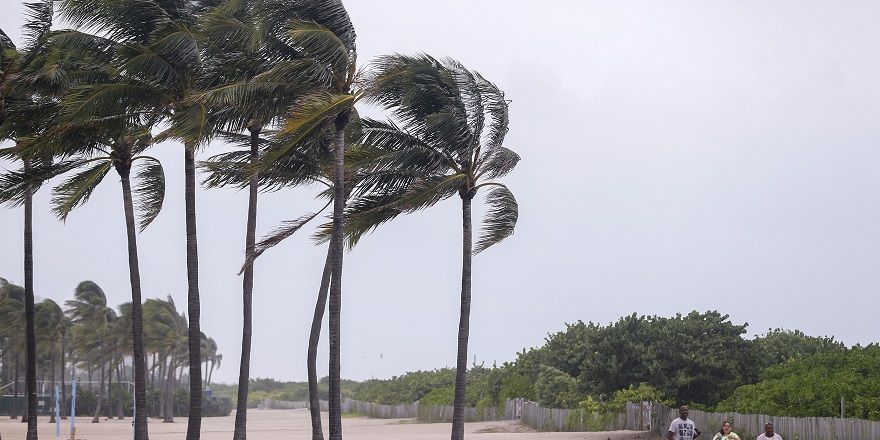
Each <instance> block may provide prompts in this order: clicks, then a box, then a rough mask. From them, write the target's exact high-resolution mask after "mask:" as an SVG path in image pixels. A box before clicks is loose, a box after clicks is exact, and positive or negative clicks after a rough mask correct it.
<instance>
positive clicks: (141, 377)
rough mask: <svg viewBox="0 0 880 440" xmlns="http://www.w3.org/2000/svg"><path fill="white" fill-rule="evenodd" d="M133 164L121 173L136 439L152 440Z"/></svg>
mask: <svg viewBox="0 0 880 440" xmlns="http://www.w3.org/2000/svg"><path fill="white" fill-rule="evenodd" d="M129 171H130V166H128V167H127V168H126V169H123V171H122V172H120V173H119V174H120V177H122V200H123V204H124V205H125V206H124V207H125V229H126V232H127V234H128V276H129V279H130V281H131V321H132V337H133V342H134V343H133V345H134V357H133V359H132V361H133V363H134V395H135V397H134V402H135V408H136V415H135V418H134V440H148V439H149V438H150V435H149V431H148V429H147V411H146V408H147V383H146V376H145V374H146V368H147V367H146V358H145V357H144V311H143V307H142V305H141V274H140V269H139V267H138V255H137V235H136V234H137V232H136V230H135V226H134V205H133V204H132V198H131V181H130V180H129V176H128V174H129Z"/></svg>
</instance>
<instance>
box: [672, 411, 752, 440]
mask: <svg viewBox="0 0 880 440" xmlns="http://www.w3.org/2000/svg"><path fill="white" fill-rule="evenodd" d="M689 413H690V411H689V410H688V407H687V405H682V406H681V407H679V408H678V416H679V417H678V418H677V419H675V420H673V421H672V424H670V425H669V432H667V433H666V440H694V439H696V438H697V437H699V436H700V434H701V432H700V430H699V429H697V426H696V424H694V421H693V420H691V419H688V414H689ZM759 440H760V439H759Z"/></svg>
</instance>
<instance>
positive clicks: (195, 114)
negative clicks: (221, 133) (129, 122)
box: [153, 104, 214, 146]
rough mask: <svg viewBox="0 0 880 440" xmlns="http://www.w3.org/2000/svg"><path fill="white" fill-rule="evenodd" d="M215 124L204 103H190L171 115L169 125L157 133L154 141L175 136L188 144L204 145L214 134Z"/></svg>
mask: <svg viewBox="0 0 880 440" xmlns="http://www.w3.org/2000/svg"><path fill="white" fill-rule="evenodd" d="M213 126H214V125H213V123H212V121H211V115H210V114H209V113H208V109H207V108H206V107H205V105H204V104H193V105H188V106H186V107H184V108H182V109H179V110H177V111H175V112H174V113H173V114H172V115H171V117H170V118H169V127H168V128H167V129H166V130H165V131H163V132H161V133H159V134H158V135H156V137H155V139H153V142H154V143H159V142H162V141H164V140H166V139H169V138H175V139H181V140H183V141H184V142H185V143H186V144H187V145H193V146H199V145H204V144H205V143H207V142H208V141H209V140H210V139H211V137H212V135H213V133H212V128H213Z"/></svg>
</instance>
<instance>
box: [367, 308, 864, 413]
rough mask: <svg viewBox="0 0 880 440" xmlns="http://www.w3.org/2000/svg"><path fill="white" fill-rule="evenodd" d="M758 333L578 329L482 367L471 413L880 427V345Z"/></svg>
mask: <svg viewBox="0 0 880 440" xmlns="http://www.w3.org/2000/svg"><path fill="white" fill-rule="evenodd" d="M747 327H748V325H747V324H736V323H733V322H731V321H730V319H729V316H727V315H724V314H721V313H719V312H717V311H708V312H704V313H700V312H696V311H694V312H691V313H688V314H686V315H676V316H673V317H661V316H640V315H636V314H633V315H629V316H625V317H622V318H620V319H619V320H617V321H616V322H613V323H610V324H607V325H602V324H598V323H592V322H587V323H585V322H581V321H579V322H577V323H574V324H568V325H566V328H565V330H562V331H559V332H556V333H552V334H549V335H548V336H547V338H546V340H545V343H544V344H543V345H542V346H540V347H536V348H531V349H528V350H526V349H524V350H523V351H522V352H520V353H518V354H517V357H516V359H515V360H514V361H512V362H505V363H503V364H500V365H497V364H496V365H492V366H485V365H484V364H477V365H473V366H472V367H471V369H470V370H469V371H468V393H467V404H468V405H469V406H478V407H479V406H483V407H485V406H500V405H503V404H504V402H505V400H506V399H509V398H517V397H524V398H527V399H529V400H533V401H536V402H538V403H540V404H541V405H542V406H544V407H548V408H569V409H573V408H580V409H585V410H588V411H618V410H620V409H622V408H623V405H624V404H625V403H626V401H627V400H630V401H641V400H649V401H653V402H659V403H664V404H667V405H669V406H676V405H682V404H688V405H690V406H691V407H693V408H698V409H703V410H709V411H721V412H739V413H743V414H767V415H780V416H797V417H834V416H840V414H841V405H840V401H841V398H843V399H844V402H845V403H844V415H845V416H846V417H850V418H862V419H868V420H880V400H878V397H877V396H880V381H878V380H877V377H878V373H880V345H878V344H871V345H868V346H861V345H855V346H853V347H847V346H845V345H844V344H843V343H841V342H840V341H837V340H835V339H834V338H833V337H815V336H809V335H806V334H804V333H803V332H801V331H798V330H782V329H771V330H768V331H767V332H766V333H764V334H761V335H759V336H756V337H754V338H747V337H746V331H747ZM453 383H454V380H453V370H452V369H450V368H441V369H437V370H432V371H416V372H410V373H406V374H404V375H401V376H398V377H394V378H392V379H386V380H368V381H365V382H363V383H360V384H354V385H352V391H351V395H352V398H354V399H357V400H363V401H370V402H377V403H383V404H403V403H412V402H415V401H419V402H421V403H424V404H436V405H450V404H451V403H452V391H453Z"/></svg>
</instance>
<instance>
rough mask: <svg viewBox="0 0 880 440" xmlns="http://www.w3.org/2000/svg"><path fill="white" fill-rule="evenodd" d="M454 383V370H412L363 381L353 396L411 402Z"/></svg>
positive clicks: (395, 402)
mask: <svg viewBox="0 0 880 440" xmlns="http://www.w3.org/2000/svg"><path fill="white" fill-rule="evenodd" d="M454 383H455V370H453V369H451V368H441V369H437V370H432V371H414V372H409V373H406V374H404V375H402V376H395V377H392V378H391V379H371V380H368V381H365V382H364V383H363V384H362V385H361V386H360V387H358V389H357V391H356V392H355V393H354V398H355V399H357V400H362V401H365V402H377V403H382V404H386V405H398V404H403V403H413V402H415V401H417V400H421V399H422V397H424V396H426V395H427V394H428V393H430V392H431V391H433V390H435V389H437V388H443V387H449V386H452V385H453V384H454Z"/></svg>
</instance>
